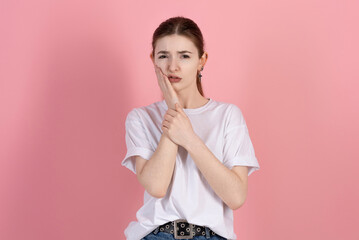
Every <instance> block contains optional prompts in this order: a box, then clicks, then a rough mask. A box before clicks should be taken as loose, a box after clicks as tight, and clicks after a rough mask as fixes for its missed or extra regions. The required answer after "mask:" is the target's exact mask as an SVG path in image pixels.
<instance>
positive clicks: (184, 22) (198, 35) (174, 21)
mask: <svg viewBox="0 0 359 240" xmlns="http://www.w3.org/2000/svg"><path fill="white" fill-rule="evenodd" d="M172 34H177V35H181V36H185V37H187V38H189V39H190V40H191V41H192V42H193V43H194V45H195V46H196V47H197V50H198V58H201V57H202V55H203V53H204V40H203V36H202V32H201V30H200V29H199V27H198V26H197V24H196V23H195V22H193V21H192V20H191V19H189V18H185V17H182V16H178V17H172V18H169V19H167V20H166V21H164V22H162V23H161V24H160V25H159V26H158V27H157V29H156V30H155V32H154V33H153V37H152V55H153V56H155V47H156V41H157V40H158V39H160V38H162V37H165V36H167V35H172ZM198 74H199V72H198V73H197V79H196V83H197V88H198V91H199V93H200V94H201V95H202V96H204V94H203V89H202V84H201V82H200V80H199V77H198Z"/></svg>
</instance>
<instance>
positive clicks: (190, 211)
mask: <svg viewBox="0 0 359 240" xmlns="http://www.w3.org/2000/svg"><path fill="white" fill-rule="evenodd" d="M152 47H153V50H152V53H151V54H150V58H151V60H152V62H153V64H154V68H155V72H156V75H157V80H158V85H159V87H160V89H161V91H162V93H163V100H162V101H158V102H155V103H152V104H150V105H148V106H144V107H139V108H134V109H132V110H131V111H130V112H129V113H128V115H127V118H126V145H127V154H126V156H125V158H124V159H123V161H122V165H123V166H126V167H127V168H128V169H130V170H131V171H132V172H134V173H135V174H136V175H137V179H138V181H139V182H140V183H141V185H142V186H143V187H144V188H145V193H144V205H143V206H142V207H141V208H140V209H139V210H138V212H137V214H136V217H137V220H138V221H133V222H131V223H130V224H129V226H128V227H127V228H126V230H125V235H126V238H127V240H155V239H196V240H204V239H210V240H217V239H230V240H234V239H236V234H235V233H234V231H233V210H235V209H238V208H239V207H241V206H242V204H243V203H244V202H245V199H246V196H247V182H248V181H247V177H248V176H249V175H250V174H251V173H252V172H253V171H255V170H259V164H258V161H257V158H256V157H255V153H254V149H253V145H252V142H251V140H250V137H249V133H248V129H247V126H246V122H245V120H244V117H243V115H242V112H241V110H240V109H239V108H238V107H237V106H236V105H234V104H231V103H225V102H219V101H215V100H214V99H212V98H206V97H205V96H204V94H203V91H202V85H201V76H202V75H201V71H202V70H203V67H204V65H205V64H206V61H207V58H208V54H207V52H205V51H204V43H203V37H202V33H201V31H200V29H199V28H198V26H197V25H196V23H194V22H193V21H192V20H190V19H188V18H184V17H174V18H170V19H168V20H166V21H164V22H163V23H161V24H160V25H159V27H158V28H157V29H156V31H155V32H154V34H153V40H152Z"/></svg>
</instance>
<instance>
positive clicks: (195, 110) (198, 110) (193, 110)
mask: <svg viewBox="0 0 359 240" xmlns="http://www.w3.org/2000/svg"><path fill="white" fill-rule="evenodd" d="M207 99H208V100H209V101H208V102H207V103H206V104H205V105H203V106H201V107H198V108H182V109H183V111H184V112H185V113H187V114H196V113H201V112H203V111H204V110H206V109H207V108H208V106H209V105H211V103H212V102H213V100H212V98H207ZM162 104H163V105H164V107H165V109H166V111H167V110H168V107H167V104H166V101H165V100H162Z"/></svg>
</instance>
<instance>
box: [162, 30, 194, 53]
mask: <svg viewBox="0 0 359 240" xmlns="http://www.w3.org/2000/svg"><path fill="white" fill-rule="evenodd" d="M159 51H166V52H168V53H177V52H183V51H189V52H191V53H195V52H196V51H197V49H196V46H195V45H194V44H193V42H192V41H191V40H190V39H188V38H187V37H184V36H180V35H170V36H165V37H162V38H160V39H158V40H157V42H156V54H157V53H158V52H159Z"/></svg>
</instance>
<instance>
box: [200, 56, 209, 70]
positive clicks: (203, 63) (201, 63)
mask: <svg viewBox="0 0 359 240" xmlns="http://www.w3.org/2000/svg"><path fill="white" fill-rule="evenodd" d="M207 59H208V53H207V52H204V53H203V55H202V57H201V59H200V60H199V64H200V66H202V67H204V65H206V62H207ZM198 71H201V69H199V70H198Z"/></svg>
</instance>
